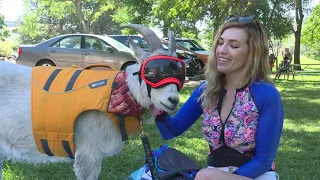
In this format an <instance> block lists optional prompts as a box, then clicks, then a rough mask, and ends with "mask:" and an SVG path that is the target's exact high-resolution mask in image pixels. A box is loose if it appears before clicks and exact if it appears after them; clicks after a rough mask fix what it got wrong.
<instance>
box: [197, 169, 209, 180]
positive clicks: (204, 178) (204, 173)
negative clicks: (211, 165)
mask: <svg viewBox="0 0 320 180" xmlns="http://www.w3.org/2000/svg"><path fill="white" fill-rule="evenodd" d="M212 170H214V169H208V168H206V169H201V170H200V171H199V172H198V173H197V175H196V178H195V180H214V179H213V176H212Z"/></svg>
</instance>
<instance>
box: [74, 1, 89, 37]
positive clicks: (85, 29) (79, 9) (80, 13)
mask: <svg viewBox="0 0 320 180" xmlns="http://www.w3.org/2000/svg"><path fill="white" fill-rule="evenodd" d="M73 2H74V5H75V6H76V11H77V15H78V18H79V21H80V24H81V26H82V31H83V32H84V33H88V28H87V25H86V22H85V20H84V17H83V13H82V8H81V0H74V1H73Z"/></svg>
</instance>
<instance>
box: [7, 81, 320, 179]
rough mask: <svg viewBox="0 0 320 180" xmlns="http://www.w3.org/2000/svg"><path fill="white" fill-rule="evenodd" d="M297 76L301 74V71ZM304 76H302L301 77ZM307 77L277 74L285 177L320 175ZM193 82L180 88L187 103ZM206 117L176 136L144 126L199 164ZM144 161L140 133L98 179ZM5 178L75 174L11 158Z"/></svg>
mask: <svg viewBox="0 0 320 180" xmlns="http://www.w3.org/2000/svg"><path fill="white" fill-rule="evenodd" d="M297 78H298V77H297ZM299 78H300V77H299ZM308 78H310V79H308V81H306V80H305V77H304V80H301V79H297V80H296V81H294V82H293V81H287V80H276V81H275V85H276V86H277V88H278V90H279V91H280V93H281V95H282V98H283V104H284V109H285V124H284V128H283V135H282V138H281V143H280V147H279V151H278V154H277V157H276V159H275V162H276V166H277V172H278V173H279V175H280V178H281V180H282V179H283V180H313V179H314V180H316V179H319V177H320V171H319V170H318V168H319V167H320V158H319V157H320V153H319V152H320V146H319V145H320V109H319V107H320V81H319V80H320V79H319V78H320V77H308ZM193 89H194V88H193V87H188V88H184V89H183V91H182V92H181V94H180V95H181V104H183V103H184V102H185V101H186V99H187V98H188V97H189V95H190V93H191V92H192V91H193ZM201 120H202V117H201V118H199V120H198V121H197V122H196V123H195V124H194V125H193V126H192V127H191V128H190V129H189V130H188V131H186V132H185V133H184V134H183V135H181V136H180V137H178V138H175V139H173V140H169V141H165V140H163V139H162V138H161V135H160V134H159V132H158V130H157V128H156V125H155V124H154V123H153V122H152V121H150V120H149V121H147V122H146V125H145V130H146V132H148V133H149V140H150V143H151V147H152V148H157V147H159V146H160V145H162V144H168V145H169V146H171V147H174V148H176V149H179V150H181V151H182V152H184V153H185V154H186V155H188V156H189V157H191V158H192V159H193V160H194V161H195V162H196V163H197V164H198V165H199V166H200V167H205V166H206V155H207V153H208V145H207V143H206V142H205V141H204V140H203V139H202V135H201ZM143 164H144V150H143V147H142V144H141V141H140V139H139V136H138V135H134V136H130V137H129V140H128V141H127V142H126V144H125V146H124V148H123V149H122V151H121V152H120V153H119V154H117V155H115V156H112V157H109V158H105V159H104V161H103V166H102V172H101V175H100V179H112V180H123V179H126V177H128V176H129V175H130V173H132V172H133V171H135V170H137V169H138V168H139V167H141V166H142V165H143ZM3 179H4V180H11V179H12V180H31V179H32V180H47V179H48V180H49V179H50V180H51V179H53V180H62V179H63V180H69V179H75V176H74V174H73V169H72V163H59V164H50V165H48V164H46V165H44V164H40V165H26V164H22V163H13V162H11V161H7V162H6V163H5V165H4V177H3Z"/></svg>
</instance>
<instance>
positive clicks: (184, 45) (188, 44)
mask: <svg viewBox="0 0 320 180" xmlns="http://www.w3.org/2000/svg"><path fill="white" fill-rule="evenodd" d="M177 43H178V44H180V45H181V46H183V47H185V48H187V49H190V50H195V47H194V46H193V45H192V44H191V43H189V42H187V41H178V42H177Z"/></svg>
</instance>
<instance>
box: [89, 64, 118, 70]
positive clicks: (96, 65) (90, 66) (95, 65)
mask: <svg viewBox="0 0 320 180" xmlns="http://www.w3.org/2000/svg"><path fill="white" fill-rule="evenodd" d="M95 67H107V68H110V69H111V70H113V71H119V70H118V69H117V68H115V67H113V66H110V65H107V64H91V65H88V66H86V67H85V68H83V69H91V68H95Z"/></svg>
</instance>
